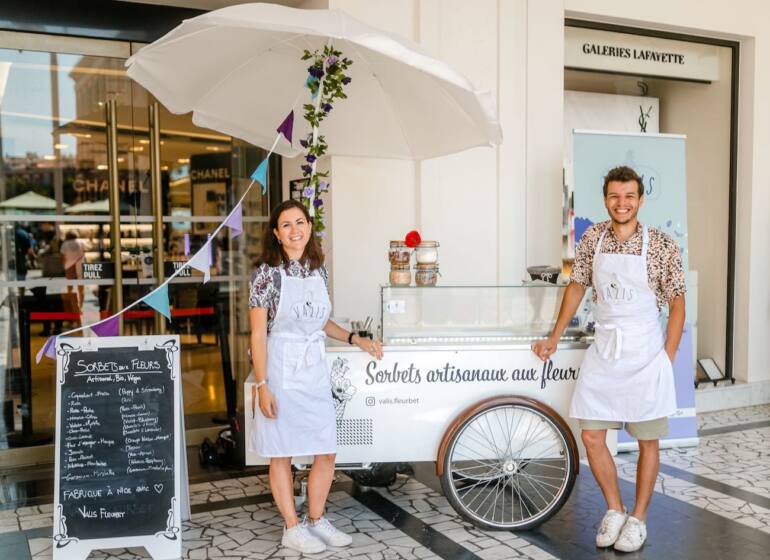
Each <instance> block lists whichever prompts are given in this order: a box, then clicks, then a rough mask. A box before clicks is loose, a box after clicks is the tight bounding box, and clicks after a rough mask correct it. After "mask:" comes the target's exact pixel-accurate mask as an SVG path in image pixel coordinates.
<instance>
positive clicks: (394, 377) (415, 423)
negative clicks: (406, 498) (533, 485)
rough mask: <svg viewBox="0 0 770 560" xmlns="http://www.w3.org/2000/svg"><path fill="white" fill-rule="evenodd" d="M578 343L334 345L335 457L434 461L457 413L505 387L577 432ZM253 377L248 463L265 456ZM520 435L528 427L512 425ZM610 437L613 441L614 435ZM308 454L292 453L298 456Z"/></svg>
mask: <svg viewBox="0 0 770 560" xmlns="http://www.w3.org/2000/svg"><path fill="white" fill-rule="evenodd" d="M574 346H575V345H573V347H567V348H559V350H558V352H556V353H555V354H554V355H553V357H552V359H551V360H549V361H548V362H545V363H543V362H541V361H540V360H539V359H538V358H537V357H536V356H535V355H534V354H532V352H531V350H530V349H529V347H528V346H522V345H510V346H494V345H477V346H465V347H457V346H455V347H440V346H435V347H432V346H416V347H409V346H392V347H385V355H384V358H383V359H382V360H380V361H376V360H374V359H373V358H372V357H371V356H369V355H368V354H366V353H364V352H361V351H360V350H358V349H357V348H352V347H335V346H330V347H329V348H328V349H327V363H328V366H329V371H330V376H331V384H332V391H333V394H334V399H335V401H334V402H335V409H336V413H337V432H338V433H337V441H338V452H337V464H338V465H349V464H369V463H392V462H417V461H435V460H436V458H437V454H438V449H439V446H440V445H441V442H442V440H443V438H444V436H445V434H446V433H447V430H448V429H449V427H450V426H451V425H452V423H453V421H454V420H455V419H456V418H457V417H458V415H459V414H461V413H462V412H463V411H464V410H466V409H467V408H468V407H470V406H472V405H473V404H475V403H478V402H479V401H482V400H485V399H488V398H491V397H496V396H502V395H518V396H523V397H529V398H532V399H535V400H537V401H540V402H542V403H544V404H546V405H548V406H549V407H551V408H553V409H554V410H555V411H556V412H557V413H558V414H559V415H561V417H562V418H563V419H564V420H565V421H566V422H567V423H568V425H569V426H570V428H571V429H572V431H573V434H576V433H577V421H576V420H574V419H571V418H569V417H568V410H569V403H570V399H571V397H572V392H573V389H574V385H575V383H576V381H577V379H578V376H579V371H580V363H581V361H582V359H583V353H584V351H585V346H579V347H574ZM253 385H254V377H253V374H252V375H251V376H250V377H249V379H248V380H247V381H246V383H245V387H244V410H245V411H246V419H247V421H246V422H245V424H246V426H245V439H246V464H247V465H257V464H266V463H267V462H268V461H267V460H266V459H264V458H262V457H260V456H259V455H258V454H257V453H256V452H255V450H254V447H253V444H252V442H253V431H254V429H255V421H254V419H253V411H254V409H255V407H256V406H257V404H256V403H254V402H253V400H252V387H253ZM277 404H278V410H279V411H280V410H281V404H280V403H277ZM279 413H280V412H279ZM490 429H496V428H490ZM517 434H518V435H517ZM516 437H524V433H523V432H521V433H518V432H514V438H516ZM608 439H609V438H608ZM576 440H577V441H578V442H579V441H580V438H579V437H578V438H576ZM610 443H611V444H612V447H614V438H613V441H611V442H610ZM535 451H537V450H535ZM613 452H614V449H613ZM581 454H582V446H581ZM311 461H312V460H311V459H310V458H302V457H295V458H294V462H295V463H297V464H308V463H310V462H311Z"/></svg>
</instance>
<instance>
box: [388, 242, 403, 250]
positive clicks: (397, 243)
mask: <svg viewBox="0 0 770 560" xmlns="http://www.w3.org/2000/svg"><path fill="white" fill-rule="evenodd" d="M390 246H391V247H393V248H394V249H395V248H398V247H404V248H406V243H404V242H403V241H391V242H390Z"/></svg>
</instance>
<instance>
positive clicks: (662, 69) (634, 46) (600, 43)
mask: <svg viewBox="0 0 770 560" xmlns="http://www.w3.org/2000/svg"><path fill="white" fill-rule="evenodd" d="M564 67H565V68H568V69H571V70H591V71H597V72H609V73H615V74H628V75H635V76H652V77H661V78H676V79H680V80H693V81H698V82H713V81H716V80H719V78H720V76H719V47H716V46H714V45H707V44H703V43H692V42H689V41H674V40H671V39H660V38H658V37H650V36H645V35H633V34H628V33H616V32H613V31H603V30H599V29H586V28H583V27H571V26H567V27H565V28H564Z"/></svg>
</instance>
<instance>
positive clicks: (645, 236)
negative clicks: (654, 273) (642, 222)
mask: <svg viewBox="0 0 770 560" xmlns="http://www.w3.org/2000/svg"><path fill="white" fill-rule="evenodd" d="M649 246H650V232H649V231H648V230H647V226H642V259H643V260H644V264H645V266H647V248H648V247H649Z"/></svg>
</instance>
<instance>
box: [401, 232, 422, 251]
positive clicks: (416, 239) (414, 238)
mask: <svg viewBox="0 0 770 560" xmlns="http://www.w3.org/2000/svg"><path fill="white" fill-rule="evenodd" d="M404 243H406V246H407V247H409V248H411V249H414V248H415V247H417V246H418V245H419V244H420V243H422V237H420V232H419V231H417V230H416V229H413V230H412V231H410V232H409V233H407V234H406V237H405V238H404Z"/></svg>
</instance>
